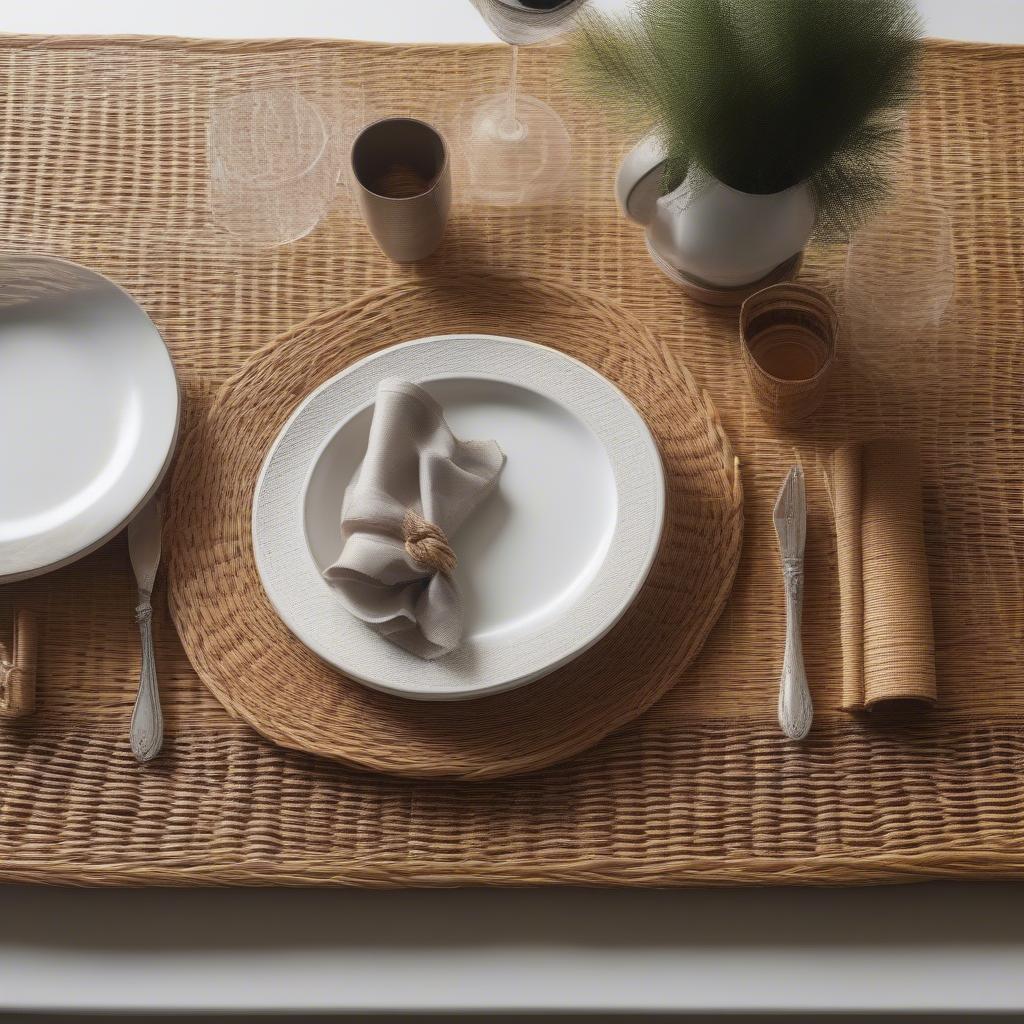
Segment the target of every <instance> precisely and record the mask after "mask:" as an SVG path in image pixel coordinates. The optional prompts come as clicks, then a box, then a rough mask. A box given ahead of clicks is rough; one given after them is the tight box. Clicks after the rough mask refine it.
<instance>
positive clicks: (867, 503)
mask: <svg viewBox="0 0 1024 1024" xmlns="http://www.w3.org/2000/svg"><path fill="white" fill-rule="evenodd" d="M832 484H833V500H834V502H835V511H836V535H837V538H838V541H837V543H838V548H839V591H840V599H841V602H842V622H841V631H842V645H843V709H844V710H846V711H861V710H865V709H867V708H872V707H875V706H876V705H878V704H880V703H882V702H884V701H897V700H917V701H926V702H928V703H934V702H935V700H936V697H937V695H936V687H935V641H934V636H933V633H932V608H931V595H930V592H929V589H928V560H927V556H926V554H925V546H924V525H923V522H922V517H921V470H920V465H919V462H918V457H917V451H916V449H915V448H914V446H913V445H912V444H910V443H909V442H908V441H906V440H905V439H903V438H898V437H884V438H878V439H876V440H873V441H870V442H867V443H865V444H863V445H849V446H846V447H843V448H840V449H838V451H836V453H835V455H834V458H833V466H832Z"/></svg>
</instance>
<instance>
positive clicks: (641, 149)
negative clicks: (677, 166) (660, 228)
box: [615, 135, 665, 227]
mask: <svg viewBox="0 0 1024 1024" xmlns="http://www.w3.org/2000/svg"><path fill="white" fill-rule="evenodd" d="M664 166H665V149H664V147H663V146H662V144H661V141H660V139H658V138H657V137H656V136H654V135H647V136H645V137H644V138H642V139H641V140H640V141H639V142H638V143H637V144H636V145H635V146H634V147H633V148H632V149H631V150H630V151H629V152H628V153H627V154H626V156H625V158H624V159H623V161H622V163H621V164H620V165H619V173H618V174H617V175H616V177H615V198H616V199H617V200H618V202H619V206H620V208H621V209H622V212H623V213H624V214H625V215H626V216H627V217H628V218H629V219H630V220H632V221H635V222H636V223H637V224H640V225H642V226H644V227H646V226H647V225H648V224H650V222H651V221H652V220H653V219H654V211H655V208H656V205H657V202H658V199H659V198H660V196H661V188H662V180H661V179H662V171H663V169H664Z"/></svg>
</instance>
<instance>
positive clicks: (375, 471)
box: [324, 379, 505, 658]
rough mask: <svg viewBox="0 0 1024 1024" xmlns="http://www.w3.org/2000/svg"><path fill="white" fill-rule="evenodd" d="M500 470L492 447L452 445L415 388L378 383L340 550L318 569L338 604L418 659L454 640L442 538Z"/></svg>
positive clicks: (450, 559) (455, 615) (454, 592)
mask: <svg viewBox="0 0 1024 1024" xmlns="http://www.w3.org/2000/svg"><path fill="white" fill-rule="evenodd" d="M504 464H505V456H504V455H503V454H502V451H501V449H500V448H499V447H498V445H497V444H496V443H495V442H494V441H460V440H459V439H458V438H457V437H455V435H454V434H453V433H452V432H451V430H450V429H449V427H448V424H447V423H446V422H445V419H444V412H443V410H442V409H441V406H440V405H438V404H437V402H436V401H434V399H433V398H431V397H430V395H428V394H427V393H426V391H424V390H423V389H422V388H420V387H417V386H416V385H415V384H409V383H407V382H406V381H401V380H393V379H388V380H383V381H381V383H380V384H379V386H378V388H377V398H376V404H375V405H374V410H373V422H372V424H371V426H370V439H369V443H368V445H367V449H366V455H365V457H364V459H363V462H362V465H361V466H360V467H359V470H358V472H357V473H356V476H355V478H354V479H353V481H352V483H351V484H350V485H349V487H348V490H347V491H346V492H345V499H344V503H343V505H342V510H341V538H342V549H341V555H340V557H339V558H338V560H337V561H336V562H335V563H334V564H333V565H332V566H329V567H328V568H327V569H326V570H325V571H324V576H325V577H326V578H327V579H328V580H330V582H331V583H332V584H333V585H334V586H335V587H337V589H338V592H339V593H340V595H341V597H342V599H343V601H344V602H345V605H346V607H347V608H348V609H349V611H351V612H352V614H353V615H355V616H356V617H358V618H360V619H362V620H363V621H364V622H365V623H366V624H367V625H368V626H370V627H371V628H372V629H374V630H376V631H377V632H378V633H380V634H381V636H384V637H386V638H387V639H388V640H391V641H393V642H394V643H396V644H398V645H399V646H401V647H404V648H405V649H406V650H407V651H411V652H412V653H413V654H415V655H418V656H419V657H421V658H439V657H441V655H443V654H447V653H448V652H449V651H452V650H454V649H455V648H456V647H457V646H458V645H459V642H460V641H461V639H462V605H461V601H460V598H459V590H458V587H457V585H456V583H455V580H454V579H453V578H452V573H453V572H454V570H455V566H456V563H457V559H456V557H455V552H454V551H453V550H452V544H451V538H453V537H454V536H455V534H456V532H457V531H458V529H459V527H460V526H461V525H462V524H463V522H464V521H465V520H466V518H467V516H469V514H470V513H471V512H472V511H473V510H474V509H475V508H476V507H477V505H479V504H480V502H481V501H482V500H483V499H484V498H485V497H486V496H487V495H488V493H490V491H491V489H492V488H493V487H494V485H495V483H496V482H497V479H498V474H499V473H500V472H501V467H502V466H503V465H504Z"/></svg>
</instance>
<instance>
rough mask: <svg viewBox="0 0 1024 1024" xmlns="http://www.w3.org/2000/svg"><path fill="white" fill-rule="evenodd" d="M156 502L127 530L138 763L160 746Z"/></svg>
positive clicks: (133, 737) (134, 736)
mask: <svg viewBox="0 0 1024 1024" xmlns="http://www.w3.org/2000/svg"><path fill="white" fill-rule="evenodd" d="M160 519H161V512H160V500H159V499H158V498H153V499H152V500H151V501H150V502H149V504H148V505H146V507H145V508H144V509H143V510H142V511H141V512H140V513H139V514H138V515H137V516H136V517H135V519H133V520H132V522H131V525H130V526H129V527H128V554H129V555H130V556H131V560H132V568H133V569H134V570H135V579H136V582H137V583H138V585H139V603H138V604H137V605H136V607H135V621H136V622H137V623H138V624H139V634H140V636H141V637H142V672H141V674H140V676H139V694H138V696H137V697H136V698H135V707H134V709H133V710H132V724H131V734H130V735H131V744H132V753H133V754H134V755H135V758H136V760H138V761H151V760H152V759H153V758H154V757H156V755H157V754H159V753H160V747H161V746H162V745H163V742H164V716H163V712H162V711H161V710H160V690H159V689H158V687H157V683H156V657H155V656H154V654H153V606H152V604H151V603H150V598H151V596H152V594H153V582H154V580H155V579H156V570H157V566H159V565H160Z"/></svg>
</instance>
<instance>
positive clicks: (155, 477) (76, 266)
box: [0, 252, 181, 585]
mask: <svg viewBox="0 0 1024 1024" xmlns="http://www.w3.org/2000/svg"><path fill="white" fill-rule="evenodd" d="M0 260H3V261H6V262H9V263H19V262H21V261H24V262H26V263H29V262H34V263H52V264H55V265H57V266H61V267H66V268H68V269H70V270H72V271H74V272H75V273H76V274H78V275H80V276H82V277H83V278H90V277H91V278H94V279H95V280H97V281H100V282H102V283H103V284H105V285H107V286H109V287H110V288H112V289H114V290H115V291H118V292H120V293H121V295H122V296H124V298H125V299H126V300H127V301H128V302H130V303H131V304H132V305H133V306H134V307H135V308H136V309H137V310H138V311H139V312H140V313H141V314H142V316H143V317H144V318H145V320H146V321H147V323H148V324H149V325H150V327H151V328H152V329H153V335H154V336H155V338H156V339H157V340H158V341H159V342H160V344H161V346H162V348H163V351H164V354H165V356H166V358H167V368H168V370H169V371H170V377H169V379H170V382H171V384H172V386H173V388H174V422H173V424H172V426H171V431H170V434H169V436H168V441H167V450H166V452H165V453H164V456H163V460H162V462H161V463H160V466H159V468H158V469H157V470H156V471H155V473H153V474H151V478H150V479H149V480H148V483H147V485H146V487H145V488H144V489H142V490H141V493H139V494H138V497H136V498H133V504H132V505H131V506H130V507H129V508H128V509H127V511H126V512H124V513H123V514H122V515H121V517H120V518H119V519H117V521H116V522H114V523H113V524H112V525H111V526H110V527H109V528H108V529H107V530H106V531H105V532H102V533H101V534H99V535H97V536H96V537H95V538H94V539H93V540H90V541H89V542H87V543H86V544H85V545H84V546H82V547H80V548H77V549H76V550H75V551H73V552H71V553H70V554H67V555H64V556H62V557H59V558H56V559H54V560H52V561H49V562H47V563H45V564H43V565H36V566H33V567H32V568H27V569H19V570H16V571H15V572H11V573H6V574H2V575H0V585H4V584H7V583H17V582H18V581H19V580H28V579H33V578H35V577H36V576H43V575H45V574H46V573H50V572H55V571H56V570H57V569H62V568H64V567H65V566H67V565H71V564H72V563H74V562H77V561H78V560H79V559H82V558H85V557H86V556H87V555H90V554H92V553H93V552H94V551H97V550H98V549H99V548H101V547H103V545H104V544H106V543H107V542H108V541H111V540H113V539H114V537H116V536H117V535H118V534H119V533H120V532H121V531H122V530H123V529H124V528H125V527H126V526H127V525H128V524H129V523H130V522H131V521H132V520H133V519H134V518H135V517H136V516H137V515H138V514H139V512H141V511H142V509H143V508H145V507H146V505H147V503H148V502H149V501H150V499H151V498H152V497H153V496H154V495H155V494H156V492H157V491H158V490H159V489H160V485H161V484H162V483H163V481H164V478H165V477H166V475H167V471H168V470H169V469H170V467H171V463H172V462H173V460H174V452H175V449H176V447H177V444H178V435H179V433H180V430H181V385H180V384H179V382H178V375H177V372H176V370H175V367H174V360H173V359H172V357H171V353H170V349H169V348H168V347H167V342H166V341H165V340H164V337H163V335H162V334H161V333H160V329H159V328H158V327H157V326H156V324H155V323H154V322H153V319H152V317H150V315H149V313H148V312H147V311H146V309H145V307H143V305H142V303H140V302H139V301H138V300H137V299H136V298H135V296H134V295H132V294H131V292H129V291H128V290H127V288H125V287H124V286H122V285H120V284H118V283H117V281H114V280H112V279H111V278H109V277H107V275H106V274H103V273H101V272H100V271H98V270H96V269H94V268H93V267H87V266H85V265H84V264H82V263H76V262H75V261H74V260H66V259H62V258H61V257H59V256H50V255H47V254H45V253H34V252H23V253H3V254H0ZM137 491H138V489H137Z"/></svg>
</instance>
